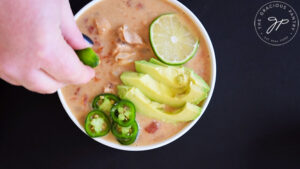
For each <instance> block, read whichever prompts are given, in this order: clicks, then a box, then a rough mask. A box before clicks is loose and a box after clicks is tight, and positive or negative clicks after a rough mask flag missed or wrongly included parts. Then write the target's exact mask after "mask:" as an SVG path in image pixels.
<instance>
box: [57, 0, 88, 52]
mask: <svg viewBox="0 0 300 169" xmlns="http://www.w3.org/2000/svg"><path fill="white" fill-rule="evenodd" d="M62 3H63V5H62V12H61V14H62V16H61V25H60V26H61V31H62V34H63V36H64V38H65V40H66V41H67V43H68V44H69V45H70V46H71V47H72V48H73V49H83V48H86V47H87V46H88V44H87V43H86V41H85V40H84V39H83V36H82V34H81V32H80V30H79V29H78V27H77V25H76V22H75V20H74V16H73V13H72V10H71V7H70V4H69V1H67V0H63V1H62Z"/></svg>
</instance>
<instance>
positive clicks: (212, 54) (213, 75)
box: [57, 0, 217, 151]
mask: <svg viewBox="0 0 300 169" xmlns="http://www.w3.org/2000/svg"><path fill="white" fill-rule="evenodd" d="M101 1H103V0H93V1H91V2H89V3H88V4H86V5H85V6H84V7H83V8H81V9H80V10H79V11H78V12H77V13H76V15H75V20H77V19H78V18H79V17H80V16H81V15H82V14H83V13H84V12H86V11H87V10H88V9H90V8H91V7H92V6H94V5H95V4H97V3H98V2H101ZM167 1H168V2H170V3H171V4H172V5H175V6H176V7H178V8H180V9H181V10H182V11H184V12H185V14H187V15H188V16H189V17H190V18H191V19H192V20H193V22H194V23H195V24H196V26H197V28H198V29H200V32H201V33H202V36H203V38H204V39H205V41H206V43H207V47H208V51H209V54H210V59H211V84H210V88H211V90H210V92H209V94H208V97H207V98H206V100H205V102H204V104H203V106H202V111H201V115H200V116H199V117H198V118H197V119H195V120H193V121H192V122H190V123H189V124H188V125H187V126H185V127H184V128H183V129H182V130H181V131H179V132H178V133H177V134H175V135H173V136H172V137H170V138H168V139H166V140H164V141H161V142H158V143H155V144H151V145H146V146H123V145H120V144H116V143H113V142H110V141H107V140H105V139H103V138H92V139H94V140H95V141H97V142H99V143H101V144H103V145H106V146H108V147H111V148H114V149H118V150H125V151H146V150H152V149H156V148H159V147H163V146H165V145H167V144H169V143H171V142H173V141H175V140H177V139H178V138H180V137H181V136H183V135H184V134H185V133H186V132H187V131H189V130H190V129H191V128H192V127H193V126H194V125H195V124H196V123H197V122H198V121H199V119H200V118H201V117H202V115H203V114H204V112H205V110H206V108H207V106H208V104H209V102H210V100H211V97H212V95H213V92H214V88H215V83H216V71H217V68H216V58H215V52H214V48H213V45H212V42H211V39H210V37H209V35H208V33H207V31H206V29H205V28H204V26H203V25H202V23H201V22H200V20H199V19H198V18H197V17H196V16H195V15H194V13H193V12H192V11H191V10H189V9H188V8H187V7H186V6H185V5H183V4H182V3H181V2H179V1H177V0H167ZM57 93H58V97H59V99H60V101H61V103H62V106H63V107H64V109H65V111H66V112H67V114H68V116H69V117H70V118H71V120H72V121H73V122H74V123H75V124H76V126H77V127H78V128H79V129H80V130H81V131H82V132H83V133H85V134H86V132H85V130H84V128H83V127H82V126H81V125H80V123H79V122H78V120H77V119H76V117H75V116H74V115H73V114H72V112H71V110H70V108H69V106H68V105H67V103H66V101H65V98H64V96H63V94H62V91H61V89H59V90H58V91H57Z"/></svg>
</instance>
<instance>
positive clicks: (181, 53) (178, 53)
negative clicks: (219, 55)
mask: <svg viewBox="0 0 300 169" xmlns="http://www.w3.org/2000/svg"><path fill="white" fill-rule="evenodd" d="M149 32H150V33H149V36H150V38H149V39H150V43H151V46H152V49H153V51H154V53H155V55H156V56H157V57H158V58H159V59H160V60H161V61H162V62H164V63H166V64H169V65H181V64H184V63H186V62H187V61H189V60H190V59H191V58H192V57H193V56H194V55H195V54H196V52H197V50H198V48H199V40H198V39H197V38H195V37H194V36H193V35H192V33H191V32H190V31H189V30H188V29H187V28H186V27H185V26H184V25H183V24H182V23H181V22H180V20H179V19H178V18H177V15H176V14H174V13H167V14H163V15H160V16H159V17H157V18H156V19H154V21H153V22H152V23H151V25H150V31H149ZM177 42H178V43H177ZM172 43H177V44H175V45H174V44H172Z"/></svg>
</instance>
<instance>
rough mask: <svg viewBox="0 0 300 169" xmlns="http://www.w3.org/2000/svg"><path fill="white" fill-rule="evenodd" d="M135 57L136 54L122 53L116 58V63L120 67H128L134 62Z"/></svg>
mask: <svg viewBox="0 0 300 169" xmlns="http://www.w3.org/2000/svg"><path fill="white" fill-rule="evenodd" d="M134 55H135V53H126V52H120V53H118V54H117V55H116V56H115V61H116V62H117V63H118V64H119V65H126V64H129V63H131V62H133V58H132V57H133V56H134Z"/></svg>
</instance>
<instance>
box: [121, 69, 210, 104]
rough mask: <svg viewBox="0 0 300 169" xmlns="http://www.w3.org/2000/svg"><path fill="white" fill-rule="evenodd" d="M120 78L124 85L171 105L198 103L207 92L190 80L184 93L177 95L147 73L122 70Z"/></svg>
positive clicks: (154, 99)
mask: <svg viewBox="0 0 300 169" xmlns="http://www.w3.org/2000/svg"><path fill="white" fill-rule="evenodd" d="M120 78H121V80H122V82H123V83H124V84H125V85H127V86H133V87H136V88H138V89H140V91H141V92H143V94H144V95H146V96H147V97H149V98H150V99H151V100H153V101H156V102H159V103H164V104H167V105H170V106H172V107H182V106H184V105H185V104H186V102H190V103H192V104H199V103H200V102H201V101H202V100H204V99H205V98H206V97H207V92H206V91H205V90H204V89H203V88H202V87H201V86H200V87H199V86H198V85H196V84H194V83H193V82H190V84H189V87H188V90H187V91H186V92H185V93H183V94H179V95H178V94H176V93H174V92H173V91H172V90H170V88H168V87H167V86H166V85H164V84H162V83H160V82H158V81H156V80H154V79H153V78H152V77H151V76H150V75H148V74H143V73H136V72H124V73H122V75H121V77H120Z"/></svg>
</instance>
